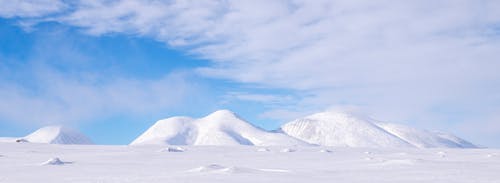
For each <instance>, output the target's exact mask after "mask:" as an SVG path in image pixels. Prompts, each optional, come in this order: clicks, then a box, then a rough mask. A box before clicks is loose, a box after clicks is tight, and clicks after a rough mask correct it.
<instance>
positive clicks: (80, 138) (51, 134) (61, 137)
mask: <svg viewBox="0 0 500 183" xmlns="http://www.w3.org/2000/svg"><path fill="white" fill-rule="evenodd" d="M22 139H25V140H26V141H28V142H31V143H47V144H92V141H91V140H90V139H89V138H87V137H86V136H85V135H84V134H82V133H80V132H78V131H76V130H73V129H70V128H67V127H63V126H47V127H43V128H40V129H38V130H37V131H35V132H33V133H31V134H29V135H27V136H26V137H24V138H22Z"/></svg>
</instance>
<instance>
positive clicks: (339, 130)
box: [281, 111, 476, 148]
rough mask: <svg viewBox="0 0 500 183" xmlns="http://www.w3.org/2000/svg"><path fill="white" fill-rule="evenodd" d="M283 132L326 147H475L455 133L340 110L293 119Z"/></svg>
mask: <svg viewBox="0 0 500 183" xmlns="http://www.w3.org/2000/svg"><path fill="white" fill-rule="evenodd" d="M281 131H283V132H284V133H286V134H288V135H290V136H292V137H296V138H298V139H300V140H303V141H306V142H309V143H311V144H318V145H324V146H344V147H419V148H431V147H450V148H474V147H476V146H474V145H473V144H471V143H470V142H467V141H465V140H463V139H460V138H458V137H455V136H453V135H449V134H443V133H433V132H429V131H425V130H419V129H415V128H411V127H407V126H404V125H398V124H391V123H383V122H378V121H375V120H372V119H368V118H363V117H359V116H356V115H353V114H349V113H345V112H339V111H327V112H321V113H316V114H313V115H310V116H307V117H304V118H301V119H297V120H294V121H291V122H289V123H286V124H284V125H283V126H282V127H281Z"/></svg>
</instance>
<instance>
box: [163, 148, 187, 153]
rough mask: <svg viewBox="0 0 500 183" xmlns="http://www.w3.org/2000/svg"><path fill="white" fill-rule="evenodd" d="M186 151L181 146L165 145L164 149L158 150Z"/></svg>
mask: <svg viewBox="0 0 500 183" xmlns="http://www.w3.org/2000/svg"><path fill="white" fill-rule="evenodd" d="M184 151H186V150H185V149H184V148H182V147H167V148H165V149H162V150H160V152H184Z"/></svg>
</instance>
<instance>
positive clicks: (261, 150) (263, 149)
mask: <svg viewBox="0 0 500 183" xmlns="http://www.w3.org/2000/svg"><path fill="white" fill-rule="evenodd" d="M269 151H271V150H270V149H268V148H259V149H257V152H269Z"/></svg>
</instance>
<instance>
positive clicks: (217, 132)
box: [131, 110, 308, 146]
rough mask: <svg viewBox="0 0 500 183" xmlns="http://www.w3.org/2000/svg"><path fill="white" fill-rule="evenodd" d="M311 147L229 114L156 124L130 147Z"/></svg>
mask: <svg viewBox="0 0 500 183" xmlns="http://www.w3.org/2000/svg"><path fill="white" fill-rule="evenodd" d="M145 144H149V145H150V144H170V145H218V146H221V145H223V146H227V145H256V146H276V145H280V146H290V145H308V144H307V143H305V142H303V141H301V140H298V139H295V138H292V137H290V136H288V135H286V134H283V133H274V132H268V131H265V130H262V129H260V128H258V127H255V126H253V125H251V124H250V123H248V122H246V121H245V120H243V119H241V118H240V117H238V116H237V115H236V114H235V113H233V112H231V111H229V110H219V111H216V112H214V113H212V114H210V115H208V116H205V117H203V118H199V119H193V118H190V117H171V118H167V119H164V120H160V121H158V122H156V123H155V124H154V125H153V126H151V127H150V128H149V129H148V130H147V131H146V132H144V133H143V134H142V135H140V136H139V137H138V138H137V139H135V140H134V141H133V142H132V143H131V145H145Z"/></svg>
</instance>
